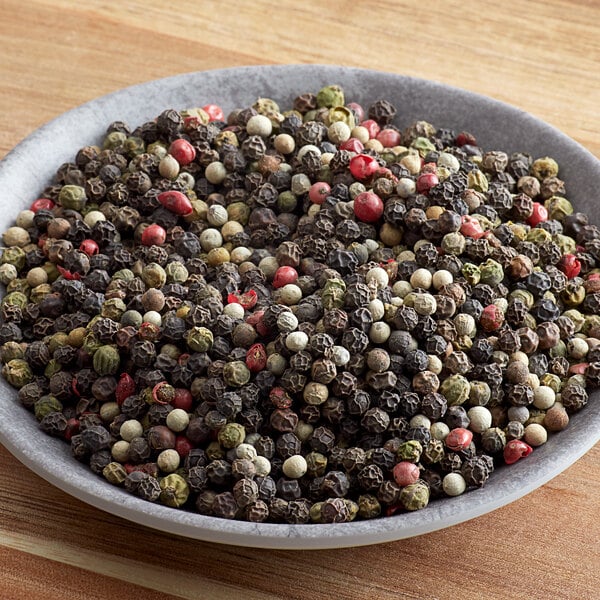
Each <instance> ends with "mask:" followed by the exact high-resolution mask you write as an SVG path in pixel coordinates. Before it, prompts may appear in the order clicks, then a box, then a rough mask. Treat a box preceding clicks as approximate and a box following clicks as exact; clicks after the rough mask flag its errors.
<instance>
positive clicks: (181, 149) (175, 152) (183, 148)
mask: <svg viewBox="0 0 600 600" xmlns="http://www.w3.org/2000/svg"><path fill="white" fill-rule="evenodd" d="M169 154H170V155H171V156H172V157H173V158H174V159H175V160H176V161H177V162H178V163H179V164H180V165H189V164H190V163H191V162H192V161H193V160H194V159H195V158H196V149H195V148H194V146H192V144H190V143H189V142H188V141H187V140H184V139H182V138H180V139H177V140H173V142H171V145H170V146H169Z"/></svg>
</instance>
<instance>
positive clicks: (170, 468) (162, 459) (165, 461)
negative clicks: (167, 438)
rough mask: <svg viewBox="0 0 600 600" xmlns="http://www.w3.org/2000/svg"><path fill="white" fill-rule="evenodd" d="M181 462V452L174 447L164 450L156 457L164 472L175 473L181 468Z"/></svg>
mask: <svg viewBox="0 0 600 600" xmlns="http://www.w3.org/2000/svg"><path fill="white" fill-rule="evenodd" d="M180 462H181V458H180V456H179V453H178V452H177V450H174V449H173V448H168V449H167V450H163V451H162V452H161V453H160V454H159V455H158V456H157V458H156V464H157V465H158V468H159V469H160V470H161V471H162V472H163V473H173V472H174V471H176V470H177V469H178V468H179V463H180Z"/></svg>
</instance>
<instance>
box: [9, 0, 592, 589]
mask: <svg viewBox="0 0 600 600" xmlns="http://www.w3.org/2000/svg"><path fill="white" fill-rule="evenodd" d="M175 7H177V8H175ZM0 15H1V17H0V41H1V42H2V46H3V51H2V56H3V58H2V60H0V156H3V155H4V154H5V153H6V152H7V151H8V150H9V149H10V148H12V147H13V146H14V145H15V144H16V143H17V142H18V141H19V140H21V139H22V138H23V137H24V136H26V135H27V134H29V133H30V132H31V131H33V130H34V129H35V128H36V127H38V126H39V125H41V124H43V123H44V122H46V121H47V120H49V119H51V118H52V117H55V116H56V115H58V114H60V113H62V112H63V111H65V110H67V109H69V108H72V107H74V106H76V105H78V104H80V103H82V102H84V101H87V100H90V99H92V98H94V97H96V96H99V95H101V94H104V93H107V92H110V91H113V90H116V89H118V88H121V87H123V86H127V85H131V84H134V83H138V82H143V81H147V80H150V79H154V78H158V77H163V76H167V75H171V74H176V73H181V72H187V71H194V70H202V69H208V68H216V67H228V66H234V65H242V64H260V63H296V62H309V63H338V64H339V63H343V64H347V65H350V66H359V67H374V68H377V69H381V70H388V71H393V72H397V73H404V74H408V75H415V76H420V77H424V78H429V79H434V80H438V81H442V82H445V83H449V84H453V85H457V86H460V87H464V88H467V89H470V90H473V91H476V92H481V93H484V94H488V95H491V96H494V97H496V98H498V99H500V100H504V101H507V102H510V103H512V104H515V105H517V106H519V107H521V108H523V109H525V110H528V111H530V112H532V113H534V114H535V115H537V116H538V117H541V118H542V119H545V120H546V121H548V122H550V123H552V124H553V125H555V126H557V127H558V128H560V129H561V130H563V131H564V132H565V133H567V134H568V135H570V136H571V137H573V138H574V139H576V140H577V141H579V142H581V143H582V144H583V145H584V146H586V147H587V148H588V149H589V150H590V151H591V152H593V153H594V154H595V155H596V156H598V157H600V119H599V113H598V107H599V106H600V69H599V68H598V67H599V65H600V26H599V25H598V24H599V23H600V3H598V2H597V1H595V0H587V1H586V0H576V1H574V0H571V1H569V0H544V1H541V0H529V1H525V0H523V1H518V0H504V1H503V2H496V3H488V2H485V3H484V2H480V1H477V2H475V1H472V0H445V1H444V2H435V1H434V2H429V3H415V2H411V1H410V0H402V1H393V0H381V1H379V2H350V1H348V0H346V1H344V0H331V1H330V2H327V3H324V2H317V1H316V0H307V1H304V2H291V1H289V0H279V1H278V2H268V1H266V0H254V1H253V2H232V1H230V0H225V1H224V0H221V1H219V2H217V1H213V0H210V1H208V0H205V1H203V2H192V1H186V2H162V1H161V2H159V1H157V0H143V1H142V0H138V1H132V0H121V1H120V2H114V3H113V2H100V1H99V0H88V1H87V2H69V1H65V0H30V1H27V2H23V1H18V0H0ZM6 194H7V190H0V195H1V196H2V197H3V198H5V200H4V202H8V201H9V200H8V199H6V198H9V196H7V195H6ZM599 509H600V445H597V446H596V447H595V448H594V449H593V450H592V451H590V452H589V453H588V454H587V455H586V456H585V457H584V458H582V459H581V460H579V461H578V462H577V463H576V464H575V465H574V466H572V467H571V468H570V469H568V470H567V471H566V472H565V473H563V474H562V475H560V476H558V477H557V478H555V479H554V480H552V481H551V482H549V483H548V484H546V485H544V486H543V487H542V488H541V489H539V490H537V491H536V492H534V493H532V494H529V495H528V496H527V497H525V498H523V499H521V500H519V501H517V502H515V503H514V504H512V505H510V506H506V507H504V508H502V509H500V510H497V511H495V512H493V513H491V514H488V515H485V516H482V517H479V518H477V519H474V520H472V521H470V522H468V523H465V524H463V525H458V526H455V527H452V528H450V529H447V530H444V531H439V532H436V533H432V534H429V535H425V536H422V537H420V538H416V539H409V540H404V541H399V542H395V543H389V544H385V545H380V546H372V547H365V548H355V549H345V550H337V551H318V552H284V551H277V552H276V551H266V550H252V549H242V548H235V547H227V546H219V545H214V544H209V543H200V542H196V541H191V540H187V539H184V538H179V537H176V536H172V535H167V534H164V533H159V532H156V531H153V530H150V529H146V528H144V527H141V526H137V525H133V524H131V523H129V522H127V521H124V520H121V519H119V518H116V517H113V516H111V515H109V514H106V513H104V512H101V511H99V510H96V509H94V508H91V507H89V506H87V505H85V504H82V503H81V502H79V501H77V500H75V499H73V498H72V497H70V496H68V495H66V494H64V493H63V492H61V491H59V490H57V489H55V488H54V487H52V486H50V485H49V484H48V483H46V482H45V481H43V480H42V479H40V478H39V477H37V476H36V475H34V474H33V473H31V472H30V471H29V470H28V469H26V468H25V467H24V466H22V465H21V464H20V463H19V462H18V461H16V460H15V459H14V458H13V457H12V456H11V455H9V453H8V452H7V451H6V450H4V449H0V598H2V599H3V600H12V599H15V600H16V599H19V600H22V599H36V598H44V599H47V600H53V599H55V598H56V599H59V598H60V599H63V598H73V599H79V598H81V599H83V598H85V599H86V600H92V599H96V598H98V599H100V598H102V599H106V598H138V597H140V598H141V597H144V598H146V599H147V600H155V599H159V598H162V599H170V598H175V597H183V598H194V599H197V598H211V599H229V598H246V599H255V598H256V599H266V598H361V599H366V598H371V599H377V600H380V599H386V598H423V599H425V598H426V599H434V598H440V599H443V598H459V597H460V598H462V597H464V598H485V599H486V600H487V599H494V598H526V599H537V598H539V599H542V598H574V599H578V600H584V599H590V600H591V599H597V598H600V576H599V573H600V519H599V518H598V515H599ZM307 578H309V579H310V580H311V583H309V584H307V583H306V581H307ZM139 586H144V587H145V588H148V589H143V588H142V587H139Z"/></svg>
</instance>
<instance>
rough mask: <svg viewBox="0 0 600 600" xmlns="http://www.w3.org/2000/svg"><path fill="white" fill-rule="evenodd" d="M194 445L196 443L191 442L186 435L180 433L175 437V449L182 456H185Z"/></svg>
mask: <svg viewBox="0 0 600 600" xmlns="http://www.w3.org/2000/svg"><path fill="white" fill-rule="evenodd" d="M193 447H194V445H193V444H192V442H190V440H188V438H187V437H185V435H178V436H177V437H176V438H175V450H176V451H177V454H179V456H181V458H185V457H186V456H187V455H188V454H189V453H190V451H191V450H192V448H193Z"/></svg>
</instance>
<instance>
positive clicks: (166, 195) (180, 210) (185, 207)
mask: <svg viewBox="0 0 600 600" xmlns="http://www.w3.org/2000/svg"><path fill="white" fill-rule="evenodd" d="M156 198H157V199H158V201H159V202H160V203H161V204H162V205H163V206H164V207H165V208H166V209H167V210H170V211H171V212H172V213H174V214H176V215H180V216H182V217H185V216H187V215H191V214H192V212H194V209H193V207H192V203H191V202H190V199H189V198H188V197H187V196H186V195H185V194H182V193H181V192H177V191H175V190H171V191H169V192H161V193H160V194H158V196H157V197H156Z"/></svg>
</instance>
